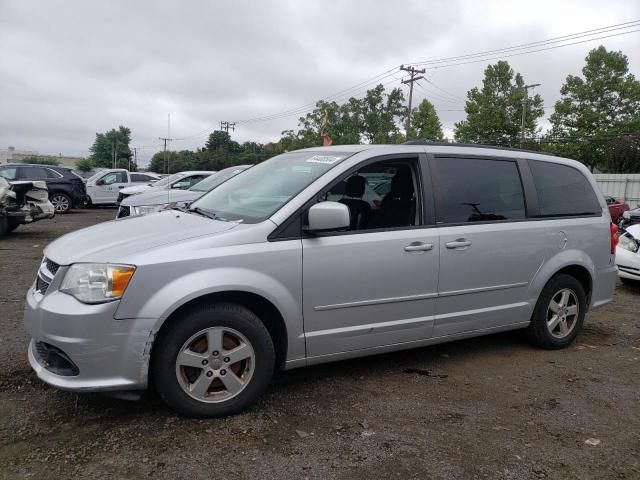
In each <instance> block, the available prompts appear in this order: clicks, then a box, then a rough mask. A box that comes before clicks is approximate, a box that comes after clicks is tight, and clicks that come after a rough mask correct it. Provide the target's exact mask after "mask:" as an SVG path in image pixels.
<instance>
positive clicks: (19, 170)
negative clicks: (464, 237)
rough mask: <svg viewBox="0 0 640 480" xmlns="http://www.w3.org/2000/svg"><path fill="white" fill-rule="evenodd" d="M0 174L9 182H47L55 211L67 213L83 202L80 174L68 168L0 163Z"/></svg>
mask: <svg viewBox="0 0 640 480" xmlns="http://www.w3.org/2000/svg"><path fill="white" fill-rule="evenodd" d="M0 176H2V177H4V178H5V179H7V180H8V181H9V182H14V181H25V180H26V181H36V180H40V181H43V182H45V183H46V184H47V189H48V190H49V201H50V202H51V203H52V204H53V206H54V208H55V210H56V213H67V212H68V211H69V210H71V209H72V208H77V207H81V206H83V205H84V203H85V199H86V189H85V186H84V182H83V180H82V178H81V177H80V176H78V175H77V174H75V173H74V172H73V171H72V170H71V169H70V168H67V167H58V166H54V165H39V164H26V163H9V164H6V165H0Z"/></svg>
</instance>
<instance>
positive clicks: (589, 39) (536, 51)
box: [412, 24, 640, 68]
mask: <svg viewBox="0 0 640 480" xmlns="http://www.w3.org/2000/svg"><path fill="white" fill-rule="evenodd" d="M638 26H640V24H639V25H638ZM636 32H640V29H638V30H630V31H628V32H620V33H615V34H611V35H604V36H600V37H593V38H588V39H586V40H580V41H578V42H571V43H564V44H562V45H554V46H551V47H545V48H538V49H535V50H527V51H524V52H517V53H510V54H506V55H498V56H495V57H485V58H479V59H477V60H469V61H467V62H455V63H446V64H442V65H435V66H427V68H447V67H456V66H459V65H470V64H472V63H481V62H487V61H491V60H501V59H503V58H510V57H517V56H520V55H528V54H530V53H538V52H544V51H547V50H554V49H556V48H563V47H570V46H572V45H579V44H582V43H587V42H593V41H594V40H602V39H605V38H612V37H619V36H622V35H628V34H630V33H636ZM412 65H427V64H425V63H420V62H419V63H413V64H412Z"/></svg>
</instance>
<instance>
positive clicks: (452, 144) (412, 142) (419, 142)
mask: <svg viewBox="0 0 640 480" xmlns="http://www.w3.org/2000/svg"><path fill="white" fill-rule="evenodd" d="M402 145H427V146H433V147H472V148H487V149H492V150H507V151H511V152H525V153H536V154H538V155H549V156H550V157H557V156H558V155H556V154H554V153H550V152H543V151H539V150H526V149H524V148H513V147H501V146H498V145H486V144H482V143H456V142H434V141H432V140H408V141H406V142H404V143H403V144H402Z"/></svg>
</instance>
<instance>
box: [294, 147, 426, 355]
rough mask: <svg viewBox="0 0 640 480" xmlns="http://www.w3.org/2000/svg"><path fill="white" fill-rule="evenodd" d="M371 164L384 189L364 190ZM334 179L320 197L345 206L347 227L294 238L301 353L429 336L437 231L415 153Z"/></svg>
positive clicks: (372, 346)
mask: <svg viewBox="0 0 640 480" xmlns="http://www.w3.org/2000/svg"><path fill="white" fill-rule="evenodd" d="M379 172H384V173H386V174H388V175H389V177H390V178H391V183H392V188H391V191H390V192H389V193H388V194H387V195H385V197H384V198H367V193H368V192H369V191H370V190H371V189H370V188H367V177H368V176H370V175H372V174H374V173H379ZM352 177H354V178H352ZM355 177H358V178H355ZM341 181H342V182H344V184H340V183H337V184H334V185H333V187H331V188H330V189H329V190H328V191H327V192H326V195H325V196H324V198H325V199H326V198H328V199H330V200H332V201H336V200H339V201H341V202H342V203H345V204H346V205H347V206H348V207H349V210H350V214H351V218H352V222H351V224H352V225H351V228H350V230H349V231H347V232H336V233H335V234H327V235H323V236H316V237H307V238H304V239H303V241H302V247H303V304H304V307H303V308H304V326H305V336H306V343H307V356H308V357H315V356H322V355H328V354H332V353H340V352H348V351H354V350H362V349H368V348H375V347H379V346H384V345H392V344H398V343H405V342H412V341H416V340H421V339H425V338H429V337H431V335H432V330H433V315H434V313H435V302H436V296H437V289H438V268H439V239H438V231H437V229H436V228H431V227H432V220H430V217H431V215H429V214H425V213H424V212H425V211H429V212H430V211H432V210H431V209H430V207H431V206H430V205H429V208H425V205H424V204H425V201H424V199H423V198H422V194H421V192H422V190H423V188H422V186H423V184H424V181H423V177H422V175H421V169H420V165H419V162H418V158H417V157H416V158H398V159H393V160H385V161H380V162H375V163H369V162H368V163H367V165H365V166H363V167H362V168H360V169H359V170H357V171H355V172H350V173H349V174H348V175H346V176H345V178H343V179H342V180H341ZM333 190H335V191H333ZM339 192H342V193H339ZM427 201H429V200H427Z"/></svg>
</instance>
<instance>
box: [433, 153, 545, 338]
mask: <svg viewBox="0 0 640 480" xmlns="http://www.w3.org/2000/svg"><path fill="white" fill-rule="evenodd" d="M431 167H432V172H433V178H434V188H435V194H436V222H437V224H438V225H439V226H440V228H439V230H440V276H439V282H438V283H439V288H438V295H439V296H438V302H437V306H436V316H437V318H436V322H435V329H434V335H435V336H443V335H450V334H456V333H462V332H469V331H474V330H481V329H485V328H495V327H500V326H504V325H509V324H513V323H518V322H524V321H527V320H528V313H527V312H528V303H527V301H526V295H525V293H526V290H527V287H528V285H529V283H530V282H531V280H532V279H533V277H534V275H535V273H536V271H537V270H538V269H539V268H540V266H541V265H542V262H543V260H544V249H545V233H544V227H542V226H541V225H540V222H536V221H527V213H526V203H525V196H524V189H523V184H522V180H521V176H520V168H525V167H526V164H524V163H520V164H519V163H518V161H516V160H512V159H503V158H490V157H470V156H448V157H445V156H434V157H433V158H432V159H431Z"/></svg>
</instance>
